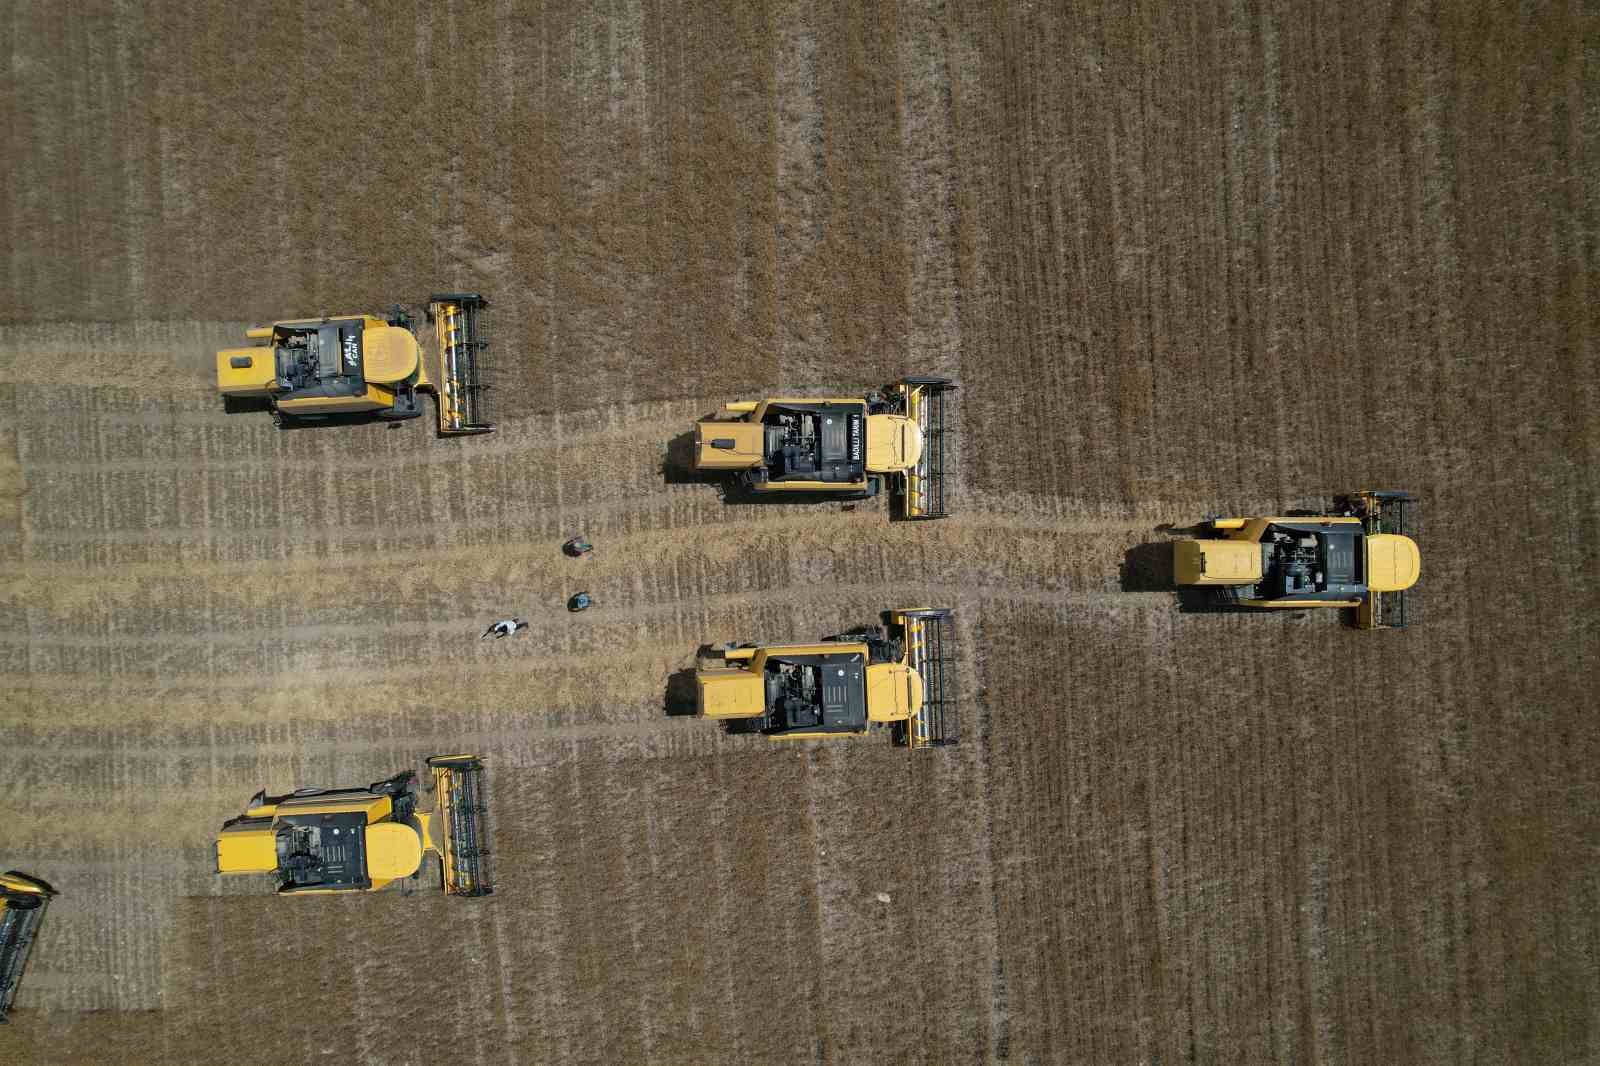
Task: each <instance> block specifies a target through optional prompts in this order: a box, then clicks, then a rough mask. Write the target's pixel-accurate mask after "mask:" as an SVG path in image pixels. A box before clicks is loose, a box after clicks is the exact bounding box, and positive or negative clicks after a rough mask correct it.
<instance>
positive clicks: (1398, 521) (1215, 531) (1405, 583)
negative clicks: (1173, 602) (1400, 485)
mask: <svg viewBox="0 0 1600 1066" xmlns="http://www.w3.org/2000/svg"><path fill="white" fill-rule="evenodd" d="M1410 499H1411V497H1410V496H1408V495H1407V494H1405V493H1403V492H1358V493H1354V494H1352V495H1350V496H1348V497H1343V498H1341V499H1340V500H1339V501H1337V502H1336V504H1335V506H1334V508H1333V509H1332V511H1333V512H1334V513H1328V514H1317V513H1316V512H1311V513H1310V514H1306V513H1298V514H1290V515H1282V516H1270V517H1258V518H1215V519H1212V520H1210V521H1209V522H1208V523H1206V527H1205V531H1206V534H1207V535H1206V536H1202V537H1200V538H1197V539H1193V540H1181V541H1177V542H1175V543H1174V545H1173V556H1172V562H1173V577H1174V579H1175V581H1176V583H1177V585H1178V586H1179V587H1180V588H1183V587H1192V588H1196V589H1198V590H1200V591H1201V592H1202V593H1204V594H1206V595H1207V596H1209V597H1210V599H1209V600H1208V601H1207V603H1208V605H1209V607H1210V609H1237V608H1246V609H1267V610H1272V609H1295V610H1298V609H1303V608H1309V607H1335V608H1348V609H1350V610H1351V611H1352V612H1353V615H1354V622H1355V625H1356V627H1357V628H1358V629H1399V628H1403V627H1404V626H1405V625H1406V624H1407V622H1408V621H1409V619H1408V617H1407V605H1406V591H1407V590H1408V589H1410V588H1411V587H1412V586H1413V585H1415V584H1416V582H1417V579H1418V577H1419V576H1420V575H1421V572H1422V557H1421V553H1420V552H1419V550H1418V548H1417V544H1416V542H1415V541H1414V540H1412V539H1411V538H1410V537H1409V536H1408V535H1406V533H1405V520H1406V516H1407V513H1408V510H1407V504H1408V503H1409V502H1410Z"/></svg>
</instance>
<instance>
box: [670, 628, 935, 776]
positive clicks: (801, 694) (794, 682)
mask: <svg viewBox="0 0 1600 1066" xmlns="http://www.w3.org/2000/svg"><path fill="white" fill-rule="evenodd" d="M885 618H886V620H887V623H888V624H887V626H882V627H872V628H867V629H860V630H855V631H853V632H850V633H846V634H844V635H843V636H838V637H830V638H828V639H826V640H822V641H819V642H817V643H815V644H745V645H741V646H737V647H736V646H734V645H728V646H727V647H725V648H724V649H723V651H722V653H721V659H722V663H723V665H722V666H717V667H710V668H703V669H698V670H696V671H695V688H696V690H697V694H698V703H699V708H698V709H699V713H700V714H701V715H702V716H703V717H706V718H716V719H722V720H725V721H728V722H729V730H730V732H740V733H761V734H764V735H765V736H767V737H770V738H772V739H773V740H813V739H818V738H827V737H846V736H860V735H861V734H864V733H866V732H867V728H868V726H869V725H873V724H887V725H889V726H890V727H891V729H892V731H893V737H894V741H895V743H897V744H900V745H903V746H905V747H908V748H911V749H917V748H936V747H942V746H945V745H949V744H954V743H956V741H957V739H958V737H959V730H958V721H957V713H956V703H957V695H956V674H955V670H956V667H955V649H954V645H955V632H954V624H953V621H952V618H951V612H950V611H949V610H948V609H943V610H929V609H922V608H919V609H903V610H895V611H888V612H886V613H885Z"/></svg>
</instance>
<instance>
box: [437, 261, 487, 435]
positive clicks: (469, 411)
mask: <svg viewBox="0 0 1600 1066" xmlns="http://www.w3.org/2000/svg"><path fill="white" fill-rule="evenodd" d="M488 307H489V301H488V300H486V299H484V298H483V297H482V296H480V295H478V294H477V293H464V292H458V293H436V294H434V295H433V296H431V297H429V299H428V319H429V320H430V321H431V322H432V323H433V328H434V351H433V361H434V364H435V369H436V371H437V376H438V383H437V386H436V388H437V390H438V393H437V398H438V403H439V433H440V434H441V435H444V436H454V435H457V434H468V433H488V432H489V431H490V430H492V429H493V428H494V425H493V423H491V422H490V421H489V419H488V413H487V407H486V404H485V402H484V393H485V392H486V391H487V390H488V388H489V385H488V382H487V375H486V369H487V362H488V360H487V358H486V357H485V352H486V350H487V349H488V346H489V339H488V330H487V317H488V316H487V315H486V314H485V313H484V312H485V311H486V310H487V309H488Z"/></svg>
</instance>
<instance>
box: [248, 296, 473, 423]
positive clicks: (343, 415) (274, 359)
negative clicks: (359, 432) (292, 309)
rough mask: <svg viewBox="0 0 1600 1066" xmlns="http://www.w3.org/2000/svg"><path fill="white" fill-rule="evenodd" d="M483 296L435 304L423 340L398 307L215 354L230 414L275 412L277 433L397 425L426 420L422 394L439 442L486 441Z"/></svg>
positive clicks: (283, 325)
mask: <svg viewBox="0 0 1600 1066" xmlns="http://www.w3.org/2000/svg"><path fill="white" fill-rule="evenodd" d="M488 306H489V301H488V300H486V299H484V298H483V297H482V296H481V295H479V294H478V293H467V292H456V293H437V294H435V295H434V296H432V297H430V298H429V300H428V308H427V312H426V319H427V322H428V324H429V325H430V326H431V330H424V331H423V335H422V336H421V337H419V335H418V333H417V332H415V331H414V330H413V329H412V326H413V321H412V318H411V316H410V315H409V314H407V313H406V311H405V310H404V309H402V308H399V307H396V308H395V309H394V310H393V311H391V312H390V313H389V314H388V315H387V316H385V317H382V318H380V317H377V316H375V315H366V314H350V315H333V316H327V317H323V318H308V319H295V320H290V321H284V322H274V323H273V324H272V325H270V326H257V327H255V328H254V329H251V330H249V331H248V332H247V333H246V336H248V337H249V338H250V339H251V340H252V341H254V342H255V344H254V346H252V347H248V348H227V349H224V350H222V351H220V352H218V353H217V389H218V391H220V392H221V393H222V395H223V398H224V402H225V403H227V404H228V405H229V406H230V409H231V408H232V407H233V406H235V405H239V406H256V407H267V408H270V409H271V410H272V411H273V412H274V414H275V415H276V416H277V418H278V423H279V425H283V426H293V425H303V424H314V423H317V422H352V421H354V422H360V421H386V422H400V421H404V420H406V419H409V418H417V417H419V416H420V415H421V414H422V400H421V394H422V393H432V394H433V396H434V399H435V401H436V403H437V405H438V418H439V435H440V436H445V437H450V436H463V435H467V434H473V433H488V432H489V431H490V430H492V429H493V428H494V426H493V425H492V424H491V423H490V422H489V421H488V417H487V414H486V412H485V405H484V399H483V394H484V392H485V390H486V389H487V388H488V385H487V383H486V381H485V370H486V367H485V352H486V350H487V348H488V336H487V330H486V319H485V311H486V310H487V309H488Z"/></svg>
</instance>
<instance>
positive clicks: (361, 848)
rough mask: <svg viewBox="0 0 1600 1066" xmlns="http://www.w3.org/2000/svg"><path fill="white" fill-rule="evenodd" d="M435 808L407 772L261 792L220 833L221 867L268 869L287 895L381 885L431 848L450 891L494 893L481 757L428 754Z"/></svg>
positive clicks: (418, 863)
mask: <svg viewBox="0 0 1600 1066" xmlns="http://www.w3.org/2000/svg"><path fill="white" fill-rule="evenodd" d="M428 767H429V770H430V771H431V772H432V778H433V788H434V806H433V807H432V809H430V810H419V809H418V805H417V795H416V792H415V789H414V783H415V780H416V775H415V774H414V773H412V772H411V771H410V770H405V771H402V772H400V773H398V774H395V775H394V776H393V777H391V778H388V779H387V780H384V781H379V782H377V783H375V784H372V785H368V786H367V787H366V788H344V789H316V788H306V789H299V790H297V791H295V792H292V793H290V794H289V795H286V796H275V797H268V796H267V794H266V792H265V790H262V791H261V792H258V793H256V795H255V797H254V798H252V799H251V801H250V803H249V805H248V806H247V807H246V808H245V811H244V813H243V814H241V815H240V816H239V817H237V818H234V819H231V820H229V821H228V822H226V823H225V824H224V825H223V827H222V831H221V832H220V833H218V834H217V842H216V860H217V872H218V873H219V874H271V875H273V877H274V878H275V879H276V880H277V882H278V892H279V894H281V895H308V894H309V895H316V894H322V893H328V892H348V891H359V892H375V891H377V890H378V889H381V888H383V887H385V886H386V885H388V884H389V883H390V882H392V881H397V880H401V879H403V878H408V877H414V876H416V874H417V873H418V871H419V870H420V869H421V868H422V862H423V858H424V856H425V854H426V853H427V852H429V851H431V852H434V853H435V854H436V855H437V856H438V858H439V871H440V884H441V887H442V888H443V889H444V892H445V894H446V895H450V896H487V895H490V894H492V893H493V892H494V876H493V871H492V870H491V869H490V863H489V858H490V849H489V811H488V804H487V802H486V800H485V794H484V784H483V761H482V760H481V759H480V758H479V757H477V756H475V755H438V756H434V757H433V758H431V759H429V760H428Z"/></svg>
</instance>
